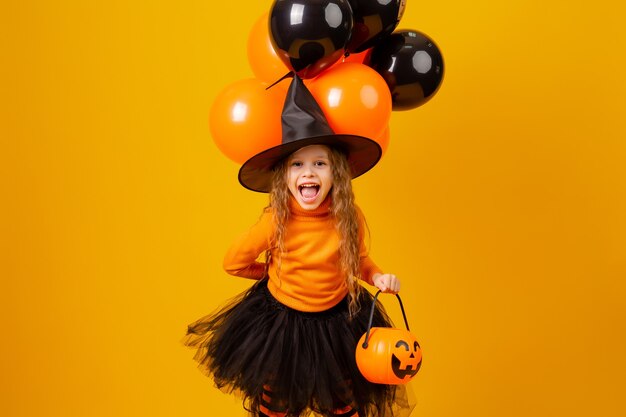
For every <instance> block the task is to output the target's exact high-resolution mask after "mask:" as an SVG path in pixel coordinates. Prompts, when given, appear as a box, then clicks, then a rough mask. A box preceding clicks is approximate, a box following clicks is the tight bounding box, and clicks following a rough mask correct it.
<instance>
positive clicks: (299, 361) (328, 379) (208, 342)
mask: <svg viewBox="0 0 626 417" xmlns="http://www.w3.org/2000/svg"><path fill="white" fill-rule="evenodd" d="M360 293H361V294H360V297H359V304H360V306H361V309H360V311H359V312H358V313H357V314H356V315H355V316H354V317H353V318H352V319H351V320H350V319H349V317H348V303H347V300H346V299H344V300H343V301H342V302H340V303H339V304H338V305H336V306H334V307H332V308H331V309H329V310H326V311H323V312H319V313H317V312H316V313H306V312H301V311H297V310H294V309H291V308H289V307H287V306H285V305H283V304H281V303H280V302H278V301H277V300H276V299H275V298H274V297H273V296H272V295H271V294H270V292H269V290H268V289H267V280H262V281H259V282H257V283H256V284H255V285H253V286H252V287H251V288H250V289H249V290H247V291H245V292H244V293H242V294H240V295H239V296H237V297H235V298H234V299H232V300H230V302H228V303H227V304H226V305H225V306H224V307H223V308H221V309H220V310H218V311H216V312H214V313H212V314H210V315H208V316H206V317H204V318H202V319H200V320H198V321H196V322H195V323H193V324H191V325H189V327H188V331H187V335H186V337H185V339H184V344H186V345H187V346H190V347H192V348H194V349H196V354H195V357H194V359H195V360H196V361H197V362H198V364H199V368H200V369H201V370H202V371H203V372H204V373H205V374H206V375H207V376H209V377H211V378H212V379H213V380H214V382H215V385H216V386H217V387H218V388H219V389H221V390H222V391H224V392H229V393H235V394H238V395H240V396H241V397H242V399H243V404H244V407H245V408H246V409H247V410H249V411H250V412H251V414H252V415H255V416H256V415H258V413H259V406H260V405H261V404H263V405H264V406H265V407H267V408H269V409H270V410H276V411H279V410H284V411H287V412H288V415H289V416H305V415H308V414H310V412H311V411H313V412H315V413H318V414H322V415H332V410H337V409H339V408H345V407H351V408H352V409H354V410H357V411H358V413H359V417H365V416H368V417H370V416H371V417H398V416H408V415H409V414H410V412H411V410H412V408H413V406H414V404H412V403H411V404H410V403H409V401H408V398H407V394H406V387H405V386H402V385H400V386H395V385H382V384H373V383H370V382H368V381H367V380H366V379H365V378H364V377H363V376H362V375H361V373H360V372H359V370H358V368H357V366H356V361H355V357H354V355H355V349H356V343H357V342H358V340H359V338H360V337H361V336H362V335H363V334H364V333H365V331H366V330H367V323H368V319H369V313H370V308H371V305H372V301H373V297H372V295H371V294H370V293H369V292H368V291H366V290H365V289H363V290H362V291H360ZM373 326H374V327H392V323H391V320H390V319H389V317H388V316H387V314H386V313H385V311H384V309H383V308H382V306H380V304H378V306H377V308H376V311H375V314H374V321H373ZM264 389H265V395H264V394H263V392H264Z"/></svg>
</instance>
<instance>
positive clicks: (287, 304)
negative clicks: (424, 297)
mask: <svg viewBox="0 0 626 417" xmlns="http://www.w3.org/2000/svg"><path fill="white" fill-rule="evenodd" d="M303 126H305V127H303ZM379 158H380V147H379V146H378V145H377V144H376V143H375V142H373V141H370V140H369V139H366V138H362V137H358V136H351V135H335V134H334V133H332V131H331V130H330V128H329V127H328V125H327V123H326V120H325V118H324V117H323V113H322V112H321V110H320V109H319V107H318V106H317V103H315V100H314V99H313V97H312V96H311V95H310V93H309V92H308V90H306V88H305V87H304V84H303V83H302V81H301V80H300V79H299V78H297V77H295V78H294V80H293V82H292V85H291V86H290V89H289V93H288V96H287V99H286V102H285V107H284V110H283V143H282V144H281V145H280V146H278V147H275V148H271V149H269V150H267V151H265V152H262V153H261V154H259V155H256V156H254V157H253V158H251V159H250V160H249V161H247V162H246V163H245V164H244V165H243V166H242V168H241V170H240V175H239V179H240V181H241V183H242V184H243V185H244V186H245V187H247V188H249V189H252V190H255V191H261V192H269V194H270V204H269V206H268V207H267V208H266V209H265V210H264V212H263V214H262V216H261V218H260V219H259V221H258V222H257V223H256V224H255V225H254V226H252V228H251V229H250V230H249V231H248V232H247V233H246V234H244V235H243V236H241V237H240V238H239V239H237V240H236V241H235V242H234V244H233V245H232V246H231V248H230V249H229V250H228V252H227V254H226V257H225V259H224V268H225V269H226V271H227V272H228V273H230V274H232V275H236V276H240V277H245V278H251V279H255V280H258V282H257V283H255V285H253V286H252V288H250V289H249V290H248V291H246V292H245V293H244V294H242V295H240V296H239V297H237V298H235V299H234V300H232V301H231V302H230V303H229V304H228V305H227V306H225V307H224V308H222V309H221V310H220V311H218V312H216V313H214V314H212V315H209V316H207V317H205V318H203V319H200V320H198V321H197V322H196V323H194V324H192V325H190V326H189V329H188V334H187V338H186V340H185V343H186V344H187V345H188V346H192V347H194V348H197V353H196V356H195V359H196V360H197V361H198V362H199V364H200V368H201V369H202V370H203V371H204V372H205V373H206V374H207V375H209V376H211V377H212V378H213V379H214V381H215V384H216V386H217V387H218V388H220V389H222V390H224V391H227V392H233V391H236V392H238V393H239V394H240V395H241V396H242V397H243V399H244V406H245V407H246V409H248V410H249V411H250V412H251V413H252V415H254V416H274V417H282V416H301V415H306V414H308V413H309V412H310V411H314V412H316V413H318V414H321V415H324V416H344V417H348V416H361V417H364V416H379V417H382V416H397V415H400V414H404V415H408V413H410V411H411V407H410V406H409V405H408V404H407V401H406V397H405V395H404V387H403V386H390V385H381V384H372V383H370V382H368V381H366V380H365V379H364V378H363V376H362V375H361V374H360V373H359V370H358V368H357V366H356V362H355V349H356V343H357V341H358V340H359V338H360V337H361V336H362V335H363V334H364V333H365V331H366V329H367V322H368V319H369V309H370V306H371V305H372V300H373V297H372V296H371V294H370V293H369V292H368V291H366V290H365V289H364V288H362V287H361V284H360V282H359V281H364V282H367V283H368V284H370V285H373V286H375V287H376V288H378V289H380V290H382V291H383V292H389V293H397V292H398V291H399V290H400V281H399V280H398V278H397V277H396V276H394V275H392V274H383V273H382V271H381V270H380V269H379V268H378V267H377V266H376V264H375V263H374V262H373V261H372V260H371V259H370V258H369V256H368V255H367V249H366V247H365V243H364V233H365V229H366V226H365V220H364V218H363V214H362V213H361V211H360V210H359V209H358V207H357V206H356V205H355V203H354V195H353V193H352V187H351V182H350V181H351V178H353V177H356V176H358V175H361V174H362V173H364V172H365V171H367V170H369V169H370V168H371V167H372V166H373V165H374V164H376V162H377V161H378V159H379ZM263 254H264V255H265V260H264V261H263V262H261V261H259V260H258V258H259V256H260V255H263ZM373 326H376V327H391V322H390V320H389V318H388V317H387V315H386V314H385V312H384V311H383V309H382V308H379V307H377V309H376V311H375V314H374V324H373Z"/></svg>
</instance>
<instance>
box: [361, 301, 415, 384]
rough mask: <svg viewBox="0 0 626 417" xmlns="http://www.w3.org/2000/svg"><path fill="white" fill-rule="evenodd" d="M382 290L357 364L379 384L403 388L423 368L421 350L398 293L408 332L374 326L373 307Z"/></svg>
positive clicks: (362, 340) (371, 314) (367, 376)
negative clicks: (411, 330) (410, 328)
mask: <svg viewBox="0 0 626 417" xmlns="http://www.w3.org/2000/svg"><path fill="white" fill-rule="evenodd" d="M379 294H380V291H378V292H377V293H376V295H375V296H374V301H373V303H372V311H371V312H370V318H369V323H368V325H367V332H366V333H365V334H364V335H363V336H362V337H361V339H360V340H359V343H358V344H357V347H356V364H357V366H358V368H359V371H361V374H363V376H364V377H365V379H367V380H368V381H370V382H373V383H376V384H388V385H400V384H406V383H407V382H409V381H410V380H411V379H413V377H414V376H415V375H417V371H419V370H420V367H421V366H422V349H421V347H420V345H419V343H418V342H417V339H416V338H415V336H414V335H413V334H412V333H411V332H410V331H409V323H408V322H407V320H406V314H405V313H404V306H403V305H402V299H400V296H399V295H398V294H396V297H397V298H398V302H400V309H401V310H402V317H403V318H404V324H405V325H406V330H402V329H396V328H388V327H374V328H372V320H373V318H374V308H375V306H376V300H377V299H378V295H379Z"/></svg>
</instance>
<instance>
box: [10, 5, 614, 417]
mask: <svg viewBox="0 0 626 417" xmlns="http://www.w3.org/2000/svg"><path fill="white" fill-rule="evenodd" d="M4 3H5V4H3V6H2V10H1V12H0V60H1V62H0V80H1V81H0V100H1V108H0V110H1V111H0V186H1V188H0V195H1V196H2V197H1V198H2V202H1V203H2V204H1V205H0V219H1V220H0V221H1V223H0V256H1V265H0V266H1V270H0V274H1V289H0V329H1V331H2V343H1V344H0V364H1V368H2V369H1V372H0V384H1V389H0V414H1V415H3V416H7V417H18V416H19V417H21V416H51V417H52V416H63V417H71V416H77V417H78V416H81V417H83V416H89V417H91V416H93V417H96V416H107V417H109V416H116V417H122V416H129V417H130V416H153V417H156V416H179V415H192V414H194V415H198V414H204V415H214V416H239V415H241V416H243V415H244V413H243V412H242V411H241V408H240V406H239V404H238V403H237V402H236V401H235V400H234V399H232V398H231V397H229V396H226V395H223V394H221V393H220V392H219V391H217V390H215V389H214V388H212V385H211V383H210V381H209V380H208V379H206V378H205V377H204V376H202V375H201V374H200V373H199V372H198V371H197V370H196V369H195V366H194V364H193V363H192V361H191V352H190V351H188V350H187V349H185V348H183V347H182V346H181V345H180V344H179V341H180V339H181V337H182V335H183V333H184V331H185V328H186V324H187V323H188V322H190V321H193V320H195V319H196V318H198V317H199V316H201V315H202V314H204V313H208V312H209V311H211V310H212V309H213V308H215V307H216V306H218V305H219V304H220V302H222V301H223V300H225V299H226V298H228V297H230V296H232V295H234V294H236V293H238V292H239V291H241V290H243V289H244V288H246V286H247V285H249V284H250V282H249V281H245V280H239V279H236V278H232V277H229V276H227V275H226V274H225V273H224V272H222V270H221V259H222V255H223V253H224V251H225V249H226V247H227V245H228V244H229V243H230V241H231V239H232V238H233V237H234V236H235V235H236V234H238V233H239V232H241V231H243V230H244V229H245V228H246V227H247V226H248V225H250V224H251V223H252V222H253V221H254V220H255V219H256V218H257V216H258V213H259V211H260V209H261V207H263V205H264V204H265V202H266V200H265V198H266V197H265V196H263V195H257V194H253V193H251V192H248V191H246V190H244V189H243V188H242V187H240V186H239V185H238V183H237V180H236V173H237V169H238V167H237V166H236V165H235V164H234V163H232V162H230V161H229V160H227V159H226V158H224V157H223V156H222V155H221V154H220V153H219V151H218V150H217V148H216V147H215V146H214V145H213V143H212V141H211V138H210V136H209V132H208V126H207V119H208V109H209V107H210V104H211V102H212V100H213V98H214V97H215V96H216V94H217V93H218V92H219V91H220V90H221V89H222V88H223V87H224V86H225V85H227V84H229V83H231V82H233V81H236V80H239V79H242V78H246V77H249V76H251V75H252V74H251V71H250V69H249V67H248V64H247V58H246V50H245V48H246V38H247V34H248V31H249V30H250V28H251V27H252V24H253V23H254V21H255V20H256V18H257V17H258V16H260V15H261V14H262V13H263V12H265V11H266V10H268V9H269V7H270V4H271V3H270V2H269V1H256V0H255V1H253V0H246V1H209V0H204V1H164V0H162V1H156V0H155V1H142V2H139V1H134V2H128V1H106V2H85V1H70V0H66V1H55V2H52V1H49V2H44V1H39V2H34V1H10V2H4ZM617 4H619V2H616V1H604V0H599V1H596V2H592V3H588V2H580V1H571V0H570V1H561V0H559V1H548V2H546V1H538V0H537V1H521V0H518V1H506V2H492V1H486V0H475V1H460V0H457V1H447V2H433V1H430V2H419V1H418V0H409V1H408V2H407V9H406V14H405V15H404V17H403V20H402V22H401V24H400V27H404V28H414V29H419V30H422V31H424V32H426V33H428V34H429V35H430V36H432V37H433V38H434V39H435V40H436V41H437V43H438V44H439V46H440V48H441V50H442V51H443V54H444V57H445V62H446V77H445V80H444V84H443V87H442V88H441V90H440V91H439V92H438V94H437V96H436V97H435V98H434V99H433V100H431V101H430V102H429V103H427V104H426V105H425V106H423V107H420V108H418V109H415V110H412V111H408V112H402V113H394V114H393V116H392V121H391V131H392V138H391V145H390V147H389V150H388V152H387V154H386V156H385V158H384V160H383V161H382V162H381V163H380V165H379V166H377V167H376V168H375V169H374V170H373V171H371V172H370V173H369V174H367V175H366V176H364V177H362V178H361V179H358V180H356V181H355V183H354V185H355V188H356V193H357V198H358V201H359V203H360V205H361V206H362V208H363V209H364V211H365V213H366V215H367V218H368V221H369V225H370V228H371V232H372V252H373V256H374V257H375V259H376V260H377V262H378V263H379V264H380V265H381V266H383V267H384V268H385V269H387V270H389V271H392V272H395V273H396V274H398V275H399V276H400V277H401V278H402V279H403V285H404V286H403V291H402V295H403V296H404V299H405V303H406V304H407V310H408V315H409V320H410V323H412V328H413V330H414V331H415V332H416V333H417V334H418V338H419V340H420V341H421V343H422V346H423V348H424V355H425V359H424V367H423V368H422V371H421V373H420V375H419V376H418V377H417V381H416V382H415V384H414V390H415V393H416V395H417V398H418V401H419V402H418V406H417V409H416V412H415V413H414V415H416V416H428V417H439V416H441V417H444V416H445V417H450V416H464V417H473V416H477V417H478V416H480V417H487V416H489V417H500V416H509V417H515V416H524V417H527V416H565V415H567V416H585V415H598V416H603V417H610V416H618V415H619V416H621V415H624V412H625V411H626V407H625V406H624V405H623V402H622V401H620V400H619V399H618V397H622V396H623V391H624V374H625V372H626V367H625V363H624V359H623V355H624V351H625V349H626V342H625V340H624V339H625V337H626V331H625V330H626V329H625V327H626V320H625V317H624V316H625V314H624V313H625V309H626V308H625V307H624V305H625V302H624V300H625V295H626V294H625V292H626V291H625V290H626V285H625V284H624V279H625V278H626V215H625V213H626V162H625V158H626V144H625V140H624V138H625V137H626V122H625V120H626V117H625V116H626V114H625V107H624V97H625V96H626V82H625V81H624V73H625V71H624V67H625V64H626V59H625V52H624V51H626V33H625V32H624V30H623V29H619V28H620V27H623V21H624V18H625V17H626V16H625V15H624V12H623V10H621V9H620V10H618V6H616V5H617ZM383 301H384V302H385V303H386V304H387V305H388V307H389V309H390V310H391V311H393V312H394V313H395V312H396V311H397V310H396V307H395V305H394V302H393V299H391V298H388V299H386V300H385V299H384V300H383ZM396 317H398V316H397V315H396Z"/></svg>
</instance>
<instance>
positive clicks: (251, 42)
mask: <svg viewBox="0 0 626 417" xmlns="http://www.w3.org/2000/svg"><path fill="white" fill-rule="evenodd" d="M248 62H249V63H250V68H252V72H253V73H254V75H255V76H256V78H258V79H259V80H262V81H265V82H268V83H273V82H274V81H276V80H278V79H279V78H280V77H282V76H283V75H285V74H287V73H288V72H289V69H288V68H287V67H286V66H285V64H283V61H281V59H280V58H279V57H278V55H276V52H275V51H274V47H272V42H271V41H270V33H269V12H266V13H264V14H263V15H262V16H261V17H259V18H258V19H257V21H256V22H255V23H254V25H253V26H252V30H251V31H250V33H249V34H248Z"/></svg>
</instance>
